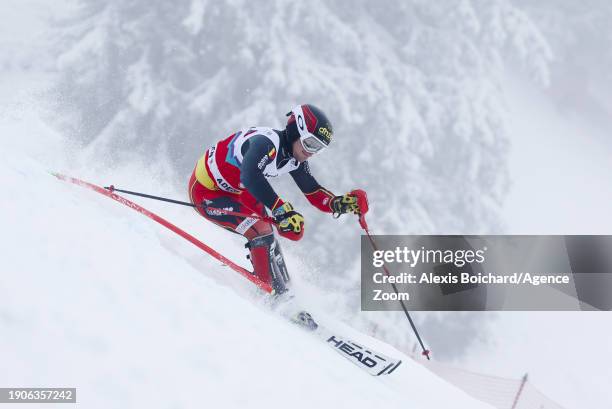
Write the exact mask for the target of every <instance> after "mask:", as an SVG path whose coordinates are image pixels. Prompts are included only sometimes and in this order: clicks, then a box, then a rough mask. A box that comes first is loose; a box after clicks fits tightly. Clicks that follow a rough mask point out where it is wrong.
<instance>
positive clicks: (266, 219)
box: [104, 185, 276, 224]
mask: <svg viewBox="0 0 612 409" xmlns="http://www.w3.org/2000/svg"><path fill="white" fill-rule="evenodd" d="M104 189H106V190H108V191H110V192H111V193H113V192H120V193H125V194H128V195H132V196H140V197H144V198H147V199H153V200H159V201H161V202H168V203H174V204H179V205H182V206H189V207H194V208H200V209H204V210H210V211H213V212H219V213H223V214H227V215H229V216H239V217H250V218H251V219H258V220H262V221H264V222H268V223H270V224H276V221H275V220H274V219H273V218H272V217H269V216H258V215H254V214H249V213H242V212H234V211H232V210H227V209H220V208H218V207H207V206H202V205H199V206H198V205H196V204H193V203H191V202H184V201H182V200H176V199H169V198H167V197H161V196H154V195H149V194H146V193H140V192H133V191H131V190H124V189H117V188H116V187H115V186H114V185H110V186H104Z"/></svg>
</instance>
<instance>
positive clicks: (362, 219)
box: [357, 192, 430, 361]
mask: <svg viewBox="0 0 612 409" xmlns="http://www.w3.org/2000/svg"><path fill="white" fill-rule="evenodd" d="M364 193H365V192H364ZM357 202H358V205H359V208H360V209H366V210H365V211H364V212H361V214H360V215H359V225H360V226H361V228H362V229H363V230H364V231H365V232H366V235H367V236H368V239H369V240H370V244H371V245H372V248H373V249H374V251H378V246H377V245H376V242H374V238H372V235H371V234H370V230H369V229H368V223H366V220H365V213H366V212H367V211H368V204H367V199H366V198H365V196H362V195H357ZM382 267H383V269H384V271H385V274H386V275H387V277H389V276H391V274H390V273H389V270H387V266H385V265H384V264H383V266H382ZM391 287H393V291H395V294H397V295H398V301H399V303H400V305H401V306H402V310H404V314H406V318H408V322H410V326H411V327H412V330H413V331H414V335H416V337H417V340H418V341H419V344H420V345H421V349H422V350H423V352H422V354H423V355H425V357H426V358H427V360H428V361H429V360H430V357H429V352H430V351H429V349H426V348H425V345H424V344H423V340H422V339H421V336H420V335H419V331H418V330H417V328H416V325H414V321H412V317H410V313H408V308H406V304H404V300H402V299H401V298H400V297H399V291H398V289H397V287H396V286H395V283H391Z"/></svg>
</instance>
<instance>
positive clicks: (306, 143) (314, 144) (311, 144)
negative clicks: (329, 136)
mask: <svg viewBox="0 0 612 409" xmlns="http://www.w3.org/2000/svg"><path fill="white" fill-rule="evenodd" d="M300 143H301V144H302V148H304V150H305V151H306V152H308V153H317V152H320V151H322V150H323V149H325V148H326V147H327V145H325V144H324V143H323V142H321V141H320V140H319V138H317V137H316V136H314V135H308V136H306V137H302V136H301V135H300Z"/></svg>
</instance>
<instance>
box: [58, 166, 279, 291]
mask: <svg viewBox="0 0 612 409" xmlns="http://www.w3.org/2000/svg"><path fill="white" fill-rule="evenodd" d="M52 175H53V176H55V177H56V178H58V179H60V180H63V181H65V182H69V183H73V184H75V185H77V186H81V187H84V188H87V189H90V190H93V191H94V192H97V193H100V194H102V195H104V196H106V197H109V198H111V199H113V200H115V201H117V202H119V203H121V204H123V205H125V206H127V207H129V208H131V209H133V210H135V211H137V212H138V213H140V214H143V215H145V216H147V217H148V218H150V219H152V220H154V221H156V222H157V223H159V224H161V225H162V226H164V227H165V228H167V229H168V230H170V231H172V232H174V233H176V234H178V235H179V236H181V237H182V238H184V239H185V240H187V241H189V242H190V243H192V244H193V245H195V246H196V247H198V248H199V249H201V250H203V251H205V252H206V253H208V254H210V255H211V256H213V257H214V258H216V259H217V260H219V261H220V262H222V263H223V264H225V265H227V266H228V267H229V268H231V269H232V270H234V271H236V272H237V273H238V274H240V275H242V276H243V277H245V278H246V279H248V280H249V281H251V282H252V283H253V284H255V285H256V286H257V287H259V288H261V289H262V290H264V291H265V292H267V293H271V292H272V287H271V286H270V284H267V283H265V282H263V281H262V280H260V279H259V278H258V277H257V276H255V275H253V274H252V273H251V272H250V271H249V270H247V269H245V268H243V267H241V266H239V265H238V264H236V263H234V262H233V261H232V260H230V259H228V258H226V257H225V256H223V255H222V254H221V253H219V252H218V251H216V250H214V249H212V248H211V247H209V246H207V245H206V244H204V243H202V242H201V241H200V240H198V239H196V238H195V237H194V236H192V235H191V234H189V233H187V232H186V231H184V230H182V229H181V228H179V227H177V226H175V225H174V224H172V223H170V222H169V221H167V220H166V219H164V218H162V217H160V216H158V215H156V214H155V213H153V212H151V211H149V210H147V209H145V208H144V207H142V206H140V205H138V204H136V203H134V202H132V201H130V200H128V199H126V198H124V197H122V196H119V195H118V194H116V193H113V190H111V189H105V188H102V187H100V186H97V185H94V184H92V183H89V182H85V181H83V180H80V179H77V178H73V177H70V176H66V175H62V174H59V173H52ZM190 204H191V203H190ZM249 217H251V216H249Z"/></svg>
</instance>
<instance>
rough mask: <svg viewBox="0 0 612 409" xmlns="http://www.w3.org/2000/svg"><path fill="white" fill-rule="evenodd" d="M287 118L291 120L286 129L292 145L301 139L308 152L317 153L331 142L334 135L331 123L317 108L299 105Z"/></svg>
mask: <svg viewBox="0 0 612 409" xmlns="http://www.w3.org/2000/svg"><path fill="white" fill-rule="evenodd" d="M287 116H288V117H289V120H288V121H287V127H286V129H287V135H288V139H289V143H290V144H292V143H293V142H294V141H295V140H297V139H298V138H299V140H300V143H301V144H302V147H303V148H304V150H305V151H306V152H308V153H317V152H319V151H321V150H322V149H324V148H326V147H327V146H328V145H329V143H330V142H331V140H332V136H333V133H334V130H333V128H332V125H331V122H329V119H327V116H325V114H324V113H323V111H321V110H320V109H319V108H317V107H316V106H314V105H310V104H304V105H298V106H296V107H295V108H293V109H292V110H291V112H289V113H288V114H287ZM294 125H295V127H294ZM296 130H297V132H296Z"/></svg>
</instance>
